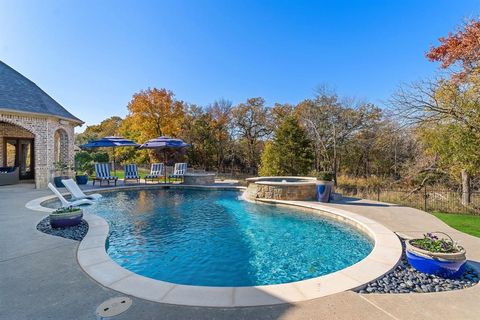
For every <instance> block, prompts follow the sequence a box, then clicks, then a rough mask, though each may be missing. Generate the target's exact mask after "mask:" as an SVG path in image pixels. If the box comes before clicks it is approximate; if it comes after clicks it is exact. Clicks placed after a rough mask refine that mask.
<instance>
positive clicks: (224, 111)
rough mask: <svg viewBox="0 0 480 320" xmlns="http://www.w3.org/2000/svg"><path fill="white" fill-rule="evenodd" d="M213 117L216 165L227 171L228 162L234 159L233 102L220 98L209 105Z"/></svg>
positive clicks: (209, 111)
mask: <svg viewBox="0 0 480 320" xmlns="http://www.w3.org/2000/svg"><path fill="white" fill-rule="evenodd" d="M206 112H207V114H209V115H210V118H211V119H212V122H211V126H212V130H213V136H214V139H215V151H216V167H217V169H218V170H219V171H225V166H226V164H227V162H229V161H231V160H232V152H233V146H232V114H231V113H232V102H231V101H228V100H225V99H220V100H216V101H214V102H213V103H212V104H211V105H209V106H208V107H207V110H206Z"/></svg>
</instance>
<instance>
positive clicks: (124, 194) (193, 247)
mask: <svg viewBox="0 0 480 320" xmlns="http://www.w3.org/2000/svg"><path fill="white" fill-rule="evenodd" d="M239 195H240V193H238V192H236V191H205V190H182V189H166V190H164V189H163V190H162V189H157V190H141V191H139V190H134V191H116V192H112V193H108V194H105V197H104V198H103V199H102V200H100V201H99V202H98V203H97V204H95V205H94V206H90V207H85V211H91V212H93V213H96V214H98V215H100V216H102V217H104V218H105V219H106V220H107V221H108V222H109V224H110V237H109V241H108V249H107V252H108V254H109V255H110V256H111V257H112V259H113V260H115V261H116V262H117V263H118V264H120V265H121V266H123V267H124V268H127V269H129V270H131V271H133V272H135V273H138V274H141V275H143V276H146V277H150V278H154V279H158V280H163V281H168V282H174V283H178V284H187V285H201V286H252V285H267V284H278V283H287V282H292V281H299V280H303V279H308V278H313V277H318V276H321V275H324V274H328V273H331V272H334V271H337V270H339V269H343V268H345V267H348V266H350V265H352V264H354V263H356V262H358V261H360V260H361V259H363V258H364V257H365V256H367V255H368V254H369V253H370V251H371V250H372V243H371V242H370V241H369V240H368V239H367V238H366V237H365V236H364V235H362V234H360V233H359V232H357V231H355V230H354V229H353V228H351V227H349V226H347V225H344V224H341V223H338V222H334V221H331V220H328V219H325V218H321V217H319V216H317V215H314V214H312V213H308V212H305V211H302V210H299V209H293V208H292V209H290V208H286V207H275V206H271V205H262V204H253V203H249V202H245V201H242V200H239V199H238V197H239Z"/></svg>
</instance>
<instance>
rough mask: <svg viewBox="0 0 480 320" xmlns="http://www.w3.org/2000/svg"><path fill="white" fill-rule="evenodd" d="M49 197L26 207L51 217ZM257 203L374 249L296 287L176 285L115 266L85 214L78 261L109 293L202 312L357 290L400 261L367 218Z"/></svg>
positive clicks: (104, 233)
mask: <svg viewBox="0 0 480 320" xmlns="http://www.w3.org/2000/svg"><path fill="white" fill-rule="evenodd" d="M164 187H165V185H160V186H157V185H152V186H149V185H147V186H145V185H143V186H125V187H115V188H103V189H94V190H88V191H86V190H85V192H86V193H91V192H108V191H112V190H125V189H144V188H148V189H152V188H164ZM167 187H174V188H180V189H183V188H189V189H192V188H198V189H213V190H222V189H223V190H244V189H245V188H244V187H235V186H188V185H170V186H168V185H167ZM53 198H55V197H54V196H46V197H42V198H38V199H34V200H32V201H30V202H28V203H27V204H26V207H27V208H29V209H32V210H37V211H43V212H51V211H52V210H53V209H50V208H46V207H43V206H42V205H41V204H42V203H43V202H45V201H47V200H50V199H53ZM257 202H259V203H268V204H273V205H286V206H294V207H300V208H305V209H308V210H309V211H310V210H314V212H316V213H317V214H320V215H323V216H326V217H327V218H330V219H334V220H337V221H341V222H343V223H347V224H349V225H351V226H353V227H354V228H356V229H358V230H360V231H362V232H363V233H365V234H367V235H368V236H369V237H370V238H371V239H372V240H373V241H374V243H375V244H374V248H373V249H372V252H370V254H369V255H368V256H367V257H365V258H364V259H363V260H361V261H359V262H357V263H356V264H354V265H352V266H349V267H347V268H345V269H342V270H339V271H336V272H334V273H330V274H327V275H324V276H320V277H317V278H312V279H307V280H302V281H297V282H291V283H285V284H277V285H265V286H252V287H207V286H189V285H178V284H174V283H169V282H165V281H160V280H155V279H151V278H147V277H144V276H141V275H138V274H136V273H133V272H131V271H129V270H127V269H125V268H123V267H121V266H120V265H118V264H117V263H115V262H114V261H113V260H112V259H111V258H110V257H109V256H108V254H107V252H106V249H105V243H106V241H107V239H108V234H109V226H108V223H107V221H106V220H105V219H103V218H101V217H99V216H97V215H94V214H85V215H84V219H85V220H86V221H87V223H88V224H89V230H88V233H87V235H86V236H85V237H84V238H83V240H82V241H81V243H80V245H79V246H78V250H77V261H78V263H79V265H80V267H81V268H82V269H83V270H84V271H85V272H86V273H87V274H88V275H89V276H90V277H91V278H92V279H94V280H95V281H97V282H98V283H99V284H101V285H103V286H105V287H107V288H109V289H112V290H115V291H118V292H121V293H124V294H128V295H132V296H135V297H138V298H142V299H146V300H149V301H154V302H160V303H168V304H176V305H187V306H202V307H247V306H265V305H275V304H283V303H295V302H300V301H306V300H311V299H316V298H320V297H324V296H328V295H331V294H335V293H339V292H343V291H347V290H351V289H357V288H361V287H363V286H364V285H366V284H367V283H369V282H371V281H373V280H375V279H377V278H379V277H381V276H383V275H384V274H386V273H388V272H389V271H390V270H392V269H393V268H394V267H395V266H396V265H397V263H398V262H399V261H400V258H401V254H402V247H401V243H400V240H399V239H398V237H397V236H396V235H395V234H394V233H393V232H392V231H390V230H389V229H387V228H386V227H384V226H383V225H381V224H379V223H377V222H375V221H373V220H371V219H368V218H365V217H363V216H361V215H358V214H355V213H352V212H349V211H346V210H342V209H336V208H331V207H328V206H325V205H322V204H320V203H316V202H309V201H287V200H257Z"/></svg>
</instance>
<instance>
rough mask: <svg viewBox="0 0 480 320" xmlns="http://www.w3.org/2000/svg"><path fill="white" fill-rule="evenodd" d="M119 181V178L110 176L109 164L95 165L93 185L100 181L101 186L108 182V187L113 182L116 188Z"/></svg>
mask: <svg viewBox="0 0 480 320" xmlns="http://www.w3.org/2000/svg"><path fill="white" fill-rule="evenodd" d="M117 180H118V177H114V176H111V175H110V165H109V164H108V163H95V178H93V185H95V181H100V186H101V185H102V181H107V183H108V185H110V181H113V182H115V186H116V185H117Z"/></svg>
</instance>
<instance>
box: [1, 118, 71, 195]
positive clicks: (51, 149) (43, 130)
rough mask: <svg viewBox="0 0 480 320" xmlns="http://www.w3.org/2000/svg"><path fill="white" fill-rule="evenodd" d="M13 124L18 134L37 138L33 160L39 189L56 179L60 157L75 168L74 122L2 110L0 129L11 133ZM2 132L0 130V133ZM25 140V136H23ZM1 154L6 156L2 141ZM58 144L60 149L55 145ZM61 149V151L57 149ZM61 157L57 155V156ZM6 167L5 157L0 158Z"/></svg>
mask: <svg viewBox="0 0 480 320" xmlns="http://www.w3.org/2000/svg"><path fill="white" fill-rule="evenodd" d="M12 125H16V126H18V127H20V128H23V129H24V130H21V129H20V128H18V127H17V128H14V129H13V130H17V131H16V132H18V133H19V134H24V135H26V134H27V133H25V131H27V132H29V133H30V134H31V135H30V137H31V136H32V135H33V138H34V158H35V185H36V187H37V188H45V187H46V186H47V184H48V182H49V181H51V180H52V179H53V176H54V173H55V172H54V162H55V161H56V160H58V158H60V159H62V160H63V161H65V162H66V163H68V164H69V165H73V157H74V128H75V123H73V122H70V121H67V120H62V119H59V118H56V117H53V116H52V117H49V116H42V115H31V114H16V113H7V112H3V111H0V128H2V127H3V128H4V129H3V130H12ZM1 130H2V129H0V133H1V132H2V131H1ZM9 132H12V131H9ZM21 137H24V136H20V138H21ZM55 137H57V142H58V137H60V143H57V144H56V143H55V141H56V139H55ZM1 140H2V142H1V143H2V147H1V149H2V153H3V138H1ZM56 145H57V146H56ZM58 148H60V150H58ZM56 154H57V155H60V156H57V157H56V156H55V155H56ZM0 161H2V162H1V163H2V164H3V155H2V157H1V158H0Z"/></svg>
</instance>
